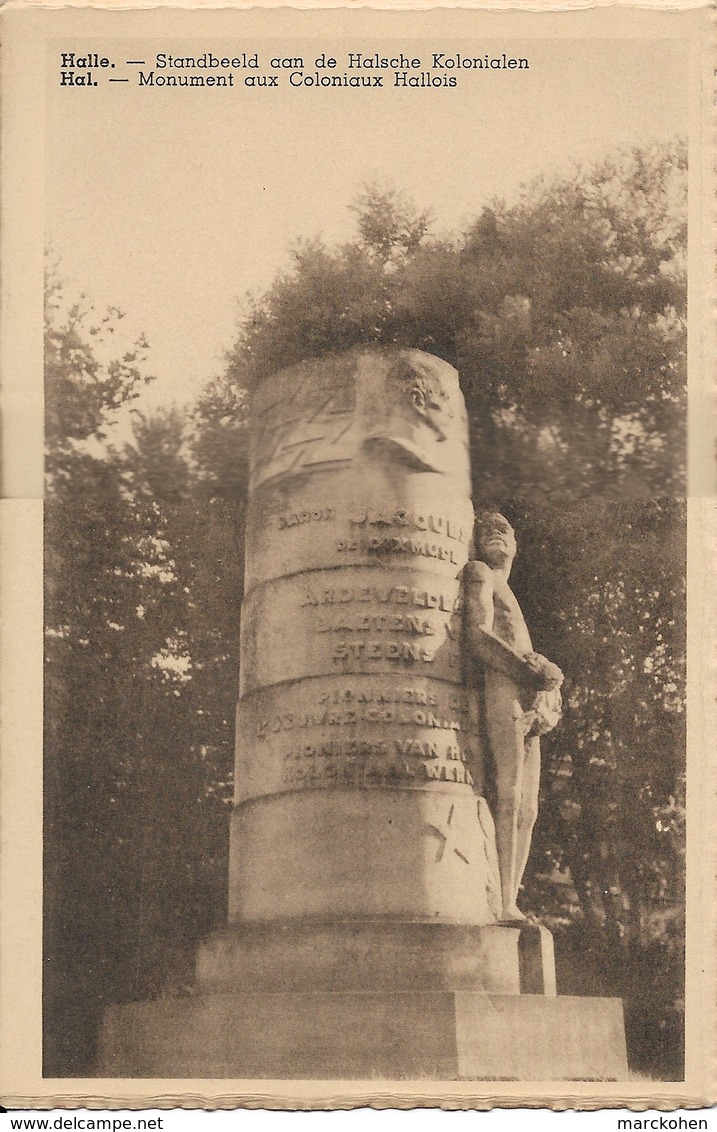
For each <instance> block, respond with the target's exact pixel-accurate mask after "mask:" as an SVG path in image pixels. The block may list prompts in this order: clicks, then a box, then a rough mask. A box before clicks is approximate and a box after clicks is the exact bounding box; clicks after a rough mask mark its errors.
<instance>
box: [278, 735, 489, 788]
mask: <svg viewBox="0 0 717 1132" xmlns="http://www.w3.org/2000/svg"><path fill="white" fill-rule="evenodd" d="M283 764H284V773H283V776H282V780H283V782H284V784H294V785H298V784H305V785H311V784H313V783H316V784H320V783H321V782H327V781H331V782H335V781H339V782H354V783H355V782H361V783H363V784H365V783H367V782H368V781H370V780H381V781H411V780H418V781H423V782H426V781H429V780H432V781H437V782H457V783H462V784H467V785H472V784H473V778H472V776H471V773H470V770H469V769H468V767H467V766H466V754H465V753H464V752H462V751H461V749H460V748H459V747H458V746H457V745H456V744H453V743H447V744H440V743H437V742H433V741H425V740H420V739H406V740H401V739H394V740H393V741H390V740H387V739H377V740H367V739H349V740H343V741H342V740H328V741H327V742H324V743H317V744H314V743H307V744H305V745H304V746H302V747H300V748H297V749H295V750H293V751H291V752H288V753H286V754H285V755H284V759H283Z"/></svg>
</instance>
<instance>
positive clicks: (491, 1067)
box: [98, 920, 627, 1081]
mask: <svg viewBox="0 0 717 1132" xmlns="http://www.w3.org/2000/svg"><path fill="white" fill-rule="evenodd" d="M196 985H197V991H198V993H197V994H195V995H189V996H186V997H184V998H179V997H178V998H172V999H164V1000H161V1001H158V1002H151V1003H136V1004H130V1005H127V1006H115V1007H112V1008H111V1009H110V1010H109V1011H108V1012H107V1014H106V1016H105V1021H104V1025H103V1028H102V1034H101V1048H100V1063H99V1070H98V1072H99V1075H100V1076H108V1077H196V1078H202V1077H205V1078H231V1079H234V1080H241V1079H251V1078H257V1079H292V1078H293V1079H301V1078H305V1079H313V1080H322V1079H325V1080H341V1079H348V1080H370V1079H384V1080H411V1079H419V1078H422V1079H429V1080H437V1081H440V1080H447V1081H453V1080H461V1079H464V1080H496V1081H513V1080H520V1081H538V1080H564V1081H578V1080H580V1081H607V1080H624V1079H626V1078H627V1060H626V1051H625V1034H624V1027H623V1019H622V1004H621V1003H620V1001H619V1000H617V999H604V998H576V997H568V996H565V997H556V994H555V966H554V960H553V944H552V937H551V935H550V933H549V932H548V931H546V929H545V928H542V927H538V926H536V925H532V924H526V925H524V926H522V927H507V926H503V925H489V926H486V927H475V926H471V925H461V924H440V923H439V924H430V923H405V922H404V923H390V922H383V923H381V922H372V921H358V920H357V921H346V922H342V923H324V924H322V923H313V924H306V923H291V922H289V923H284V924H255V925H243V926H242V927H241V928H240V929H232V928H230V929H228V930H227V931H224V932H221V933H216V934H215V935H214V936H212V937H211V938H210V939H209V940H207V941H206V942H205V943H204V944H203V945H202V946H201V948H200V951H199V957H198V963H197V984H196ZM275 987H281V988H282V989H281V990H280V991H276V990H273V989H272V988H275Z"/></svg>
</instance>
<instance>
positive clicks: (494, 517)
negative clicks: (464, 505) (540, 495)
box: [473, 509, 517, 570]
mask: <svg viewBox="0 0 717 1132" xmlns="http://www.w3.org/2000/svg"><path fill="white" fill-rule="evenodd" d="M473 541H474V543H475V556H476V558H477V559H479V560H480V561H481V562H486V563H487V564H488V566H491V567H492V568H493V569H494V570H504V569H505V568H506V567H507V568H508V569H510V567H511V565H512V564H513V559H514V558H515V553H516V549H517V547H516V541H515V531H514V530H513V528H512V527H511V525H510V523H509V522H508V520H507V519H506V517H505V515H501V513H500V511H497V510H495V509H486V510H484V511H479V512H478V513H477V514H476V518H475V525H474V527H473Z"/></svg>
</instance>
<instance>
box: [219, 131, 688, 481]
mask: <svg viewBox="0 0 717 1132" xmlns="http://www.w3.org/2000/svg"><path fill="white" fill-rule="evenodd" d="M685 197H686V152H685V147H684V146H683V145H681V144H675V145H673V146H670V147H667V148H665V147H658V146H655V147H653V148H652V149H651V150H649V151H641V150H635V151H633V152H632V153H631V154H627V155H622V156H621V157H620V158H619V159H613V160H609V161H605V162H603V163H602V164H601V165H599V166H597V167H596V168H595V169H593V170H591V171H589V172H576V173H575V174H574V176H572V177H569V178H564V179H562V180H558V181H555V182H550V183H546V182H538V183H537V184H534V185H533V186H531V187H530V188H529V189H528V190H526V191H525V193H524V195H523V198H522V200H521V201H520V202H519V203H518V204H517V205H514V206H512V207H508V206H507V205H504V204H502V203H494V205H493V206H492V207H490V208H488V207H486V208H484V209H483V211H482V212H481V214H480V216H479V217H478V219H477V220H476V221H475V222H474V223H473V224H472V225H471V226H470V227H469V228H468V230H467V231H466V232H464V233H463V234H462V235H461V236H460V237H457V238H455V239H453V240H447V239H436V238H431V237H429V236H428V235H427V232H428V217H427V215H426V214H425V213H421V214H416V213H412V212H411V210H410V208H409V206H408V205H406V204H405V202H402V201H400V200H399V199H397V197H396V194H395V193H392V192H387V193H385V194H381V193H380V192H379V191H378V190H377V189H376V188H372V189H369V190H367V191H366V193H365V194H364V197H363V198H360V199H359V202H358V203H357V205H356V206H355V211H356V212H357V213H358V217H359V222H358V238H357V239H356V240H354V241H353V242H352V243H349V244H345V245H343V246H341V247H338V248H333V249H329V248H327V247H326V246H325V245H324V244H323V243H322V242H321V241H315V242H310V243H305V244H302V245H300V246H299V247H297V248H296V249H295V251H294V255H293V265H292V268H291V270H289V271H288V272H284V273H282V274H280V275H279V276H278V277H277V279H276V281H275V283H274V285H273V286H272V287H271V288H270V289H269V291H268V292H267V294H266V295H265V296H263V297H262V298H261V299H259V300H254V301H253V303H252V306H251V310H250V312H249V314H248V316H247V318H246V319H245V321H244V323H243V325H242V326H241V329H240V335H239V338H238V341H237V343H236V345H235V347H234V349H233V351H232V352H231V355H230V365H229V371H228V372H229V376H230V378H231V380H232V381H233V382H234V384H235V385H236V386H237V387H241V388H251V387H252V386H253V385H255V384H256V383H257V382H260V381H261V380H262V378H263V377H265V376H266V375H267V374H268V373H272V372H274V371H275V370H277V369H280V368H282V367H283V366H288V365H291V364H293V363H295V362H298V361H301V360H302V359H303V358H305V357H310V356H313V355H316V354H319V353H322V352H323V351H326V350H329V349H333V350H339V349H343V348H346V347H349V346H353V345H363V344H367V343H374V344H378V345H388V344H401V345H410V346H414V347H418V348H423V349H425V350H428V351H430V352H432V353H435V354H438V355H439V356H441V357H443V358H445V359H447V360H448V361H449V362H451V363H452V364H454V365H457V367H458V370H459V372H460V374H461V381H462V385H463V389H464V393H465V395H466V400H467V404H468V411H469V416H470V423H471V432H472V437H471V439H472V451H473V455H474V460H473V473H474V488H475V494H476V496H482V497H490V496H500V497H503V498H504V497H506V496H528V497H530V498H536V497H538V498H546V497H547V498H551V497H553V496H555V495H562V494H568V495H571V496H576V495H580V496H589V495H592V494H595V493H599V494H609V495H612V496H620V495H647V496H650V495H671V494H680V493H681V492H683V490H684V488H683V485H684V474H685V472H684V462H685V433H684V421H685V356H686V337H685V335H686V325H685V239H686V207H685Z"/></svg>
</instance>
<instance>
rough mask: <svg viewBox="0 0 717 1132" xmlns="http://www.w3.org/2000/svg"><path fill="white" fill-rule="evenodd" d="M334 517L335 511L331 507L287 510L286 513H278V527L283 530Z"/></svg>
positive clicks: (325, 520)
mask: <svg viewBox="0 0 717 1132" xmlns="http://www.w3.org/2000/svg"><path fill="white" fill-rule="evenodd" d="M335 517H336V512H335V511H334V509H333V507H319V508H314V509H313V510H312V511H289V512H287V514H286V515H279V520H278V527H279V530H280V531H285V530H287V529H288V528H290V527H298V526H301V525H302V524H304V523H321V522H328V521H329V520H331V519H334V518H335Z"/></svg>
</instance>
